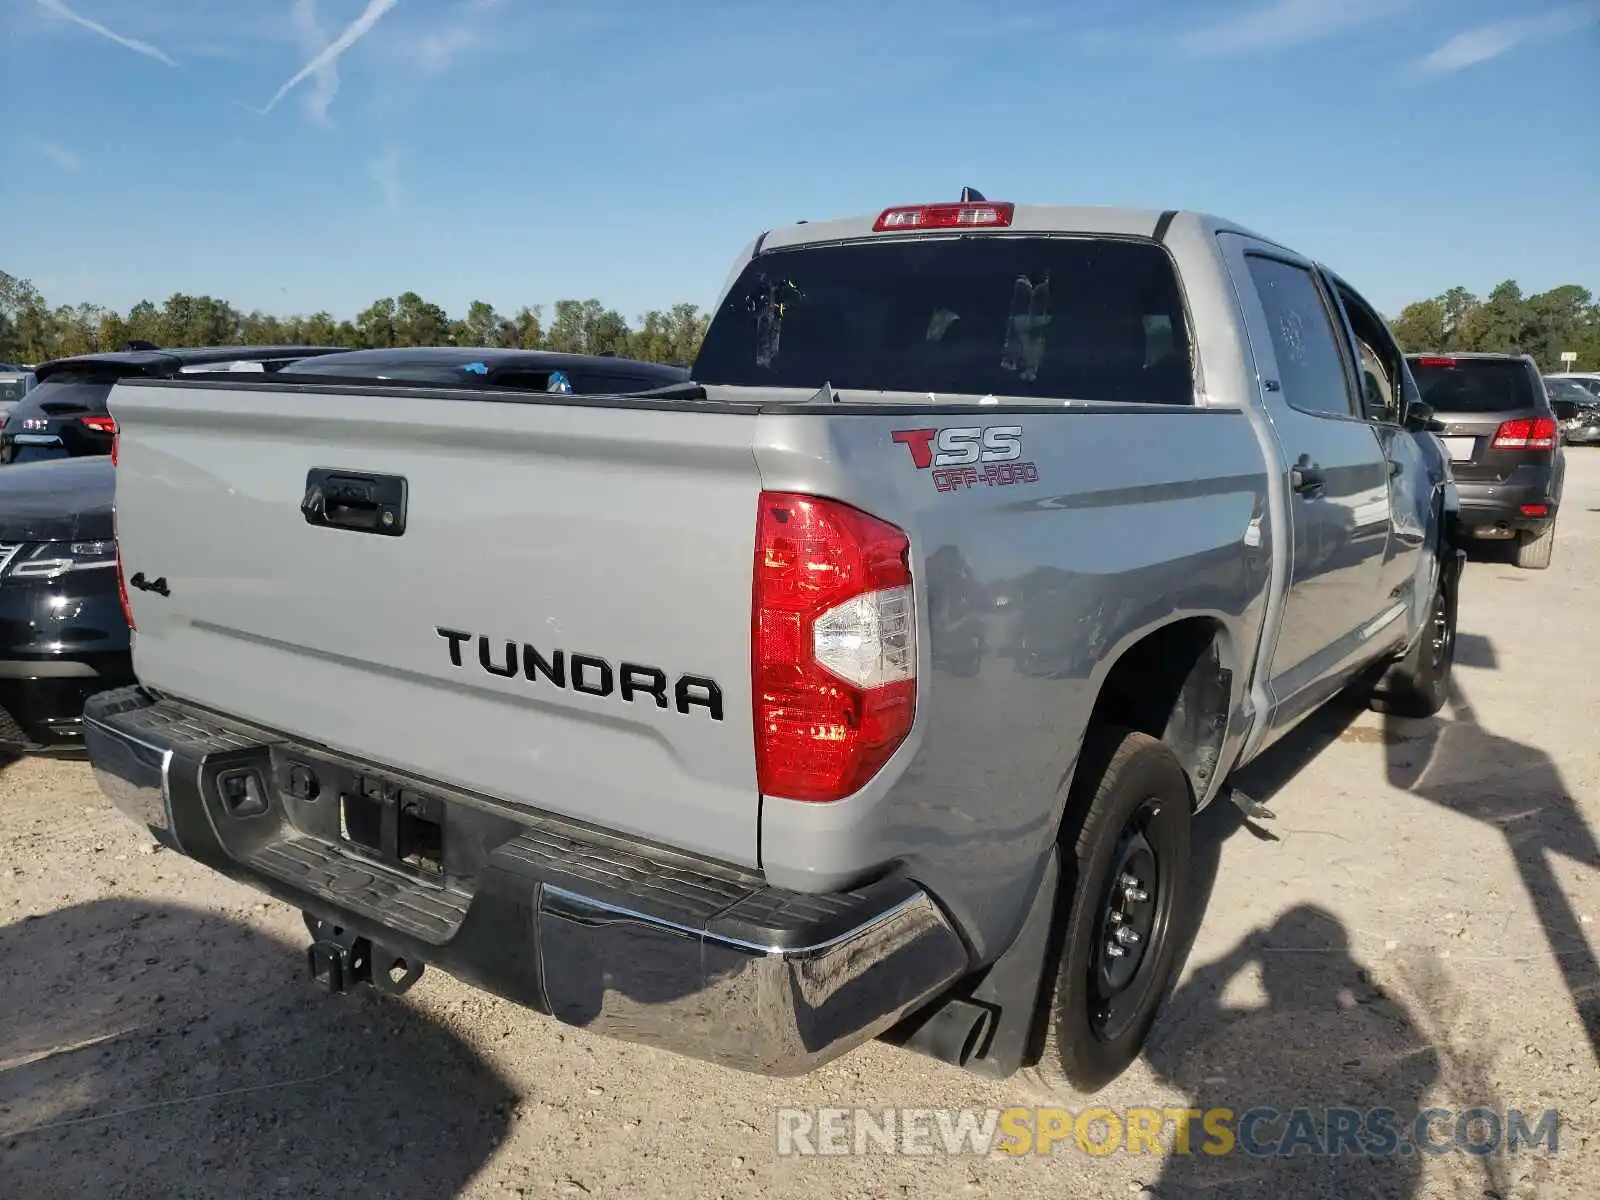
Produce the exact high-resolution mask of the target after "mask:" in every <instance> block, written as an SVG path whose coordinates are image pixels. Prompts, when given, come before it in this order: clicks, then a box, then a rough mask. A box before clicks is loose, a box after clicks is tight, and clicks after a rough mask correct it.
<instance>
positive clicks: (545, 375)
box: [281, 346, 689, 395]
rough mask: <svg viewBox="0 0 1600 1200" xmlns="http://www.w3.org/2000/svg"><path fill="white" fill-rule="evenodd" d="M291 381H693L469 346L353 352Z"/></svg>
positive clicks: (658, 369)
mask: <svg viewBox="0 0 1600 1200" xmlns="http://www.w3.org/2000/svg"><path fill="white" fill-rule="evenodd" d="M281 373H282V374H283V375H285V376H296V377H299V376H305V375H314V376H316V377H317V378H318V379H323V380H329V381H334V382H337V381H338V380H339V379H361V380H367V379H381V380H387V381H390V382H394V383H412V384H420V385H431V386H433V387H451V388H462V387H466V388H480V387H481V388H509V389H512V390H515V391H525V392H526V391H533V392H570V393H573V394H576V395H605V394H608V393H615V392H640V391H649V390H650V389H651V388H658V387H670V386H671V385H673V384H675V383H683V382H685V381H686V380H688V378H689V372H688V370H687V369H686V368H684V367H678V366H669V365H667V364H665V363H652V362H640V361H638V360H636V359H631V358H617V357H614V356H612V355H604V354H558V353H555V352H553V351H548V350H489V349H482V348H472V347H465V346H424V347H406V348H403V349H393V350H350V351H347V352H345V353H343V354H330V355H327V356H326V357H321V358H316V359H303V360H302V361H300V362H298V363H293V364H291V365H289V366H287V367H284V368H283V371H282V372H281Z"/></svg>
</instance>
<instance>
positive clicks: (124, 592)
mask: <svg viewBox="0 0 1600 1200" xmlns="http://www.w3.org/2000/svg"><path fill="white" fill-rule="evenodd" d="M121 441H122V438H121V437H120V436H119V435H118V434H117V432H116V430H115V429H114V428H113V430H112V434H111V465H112V466H113V467H114V466H116V465H117V444H118V443H119V442H121ZM116 522H117V504H116V500H115V499H114V498H113V500H112V502H111V538H112V544H113V545H115V546H116V548H117V600H118V601H119V602H120V603H121V604H122V615H123V616H124V617H126V618H127V621H128V628H129V629H131V630H137V629H138V628H139V626H138V625H137V624H136V623H135V622H134V619H133V605H132V604H131V603H129V601H128V585H127V583H126V582H125V581H124V580H123V578H122V539H121V538H120V537H118V536H117V529H116Z"/></svg>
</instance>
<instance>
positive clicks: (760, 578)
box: [750, 492, 917, 801]
mask: <svg viewBox="0 0 1600 1200" xmlns="http://www.w3.org/2000/svg"><path fill="white" fill-rule="evenodd" d="M910 549H911V543H910V540H909V539H908V538H907V537H906V535H905V533H904V532H902V531H901V530H899V529H897V528H895V527H894V526H893V525H890V524H888V523H886V522H884V521H880V520H879V519H878V518H876V517H872V516H868V515H867V514H866V513H864V512H862V511H860V510H859V509H856V508H852V507H850V506H849V505H847V504H841V503H840V502H838V501H836V500H822V499H818V498H817V497H815V496H799V495H791V494H789V493H785V492H762V493H761V499H760V509H759V512H758V516H757V518H756V554H755V594H754V604H753V609H752V616H751V651H750V658H751V673H752V682H753V684H754V692H755V733H756V778H757V781H758V783H759V785H760V788H761V791H762V793H763V794H764V795H769V796H779V797H784V798H787V799H790V800H811V801H828V800H839V799H842V798H843V797H845V796H848V795H851V794H852V793H854V792H856V791H858V790H859V789H860V788H861V787H862V786H863V785H864V784H865V783H866V782H867V781H868V780H869V779H871V778H872V776H873V775H875V774H877V772H878V770H879V769H880V768H881V767H882V766H883V764H884V763H886V762H888V761H889V757H890V755H892V754H893V753H894V752H895V750H896V749H898V748H899V746H900V744H901V743H902V742H903V741H905V739H906V735H907V734H909V733H910V732H911V724H912V720H913V718H914V717H915V715H916V701H917V633H916V630H917V621H916V606H915V600H914V598H913V595H912V589H911V568H910V565H909V557H910Z"/></svg>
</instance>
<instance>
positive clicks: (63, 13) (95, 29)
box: [35, 0, 178, 67]
mask: <svg viewBox="0 0 1600 1200" xmlns="http://www.w3.org/2000/svg"><path fill="white" fill-rule="evenodd" d="M35 2H36V3H37V4H38V5H39V7H40V8H42V9H44V10H45V11H46V12H49V13H53V14H55V15H56V16H58V17H60V18H61V19H62V20H64V21H71V22H72V23H73V24H74V25H81V26H82V27H83V28H84V29H87V30H88V31H89V32H90V33H98V34H99V35H100V36H101V37H103V38H109V39H110V40H111V41H113V42H115V43H116V44H117V45H119V46H124V47H126V48H127V49H129V50H132V51H133V52H134V53H136V54H143V55H145V56H146V57H148V58H154V59H157V60H159V61H160V62H164V63H166V64H167V66H169V67H175V66H177V65H178V64H177V63H176V62H175V61H174V60H173V59H171V58H169V57H168V56H167V54H166V53H165V52H164V51H163V50H161V49H160V48H159V47H157V46H152V45H151V44H150V43H149V42H141V41H140V40H139V39H138V38H131V37H124V36H123V35H122V34H120V33H116V32H114V31H112V30H110V29H107V28H106V27H105V26H104V25H102V24H100V22H98V21H91V20H90V19H89V18H88V17H82V16H79V15H78V14H77V13H75V12H73V11H72V10H71V9H70V8H68V7H67V5H66V0H35Z"/></svg>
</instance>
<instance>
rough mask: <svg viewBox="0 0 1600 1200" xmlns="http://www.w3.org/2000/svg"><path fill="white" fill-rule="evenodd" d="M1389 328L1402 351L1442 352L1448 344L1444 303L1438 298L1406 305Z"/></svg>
mask: <svg viewBox="0 0 1600 1200" xmlns="http://www.w3.org/2000/svg"><path fill="white" fill-rule="evenodd" d="M1389 328H1390V329H1391V330H1393V332H1394V337H1395V340H1396V341H1397V342H1399V343H1400V346H1401V348H1402V349H1404V350H1408V351H1418V350H1443V349H1446V348H1447V346H1448V344H1449V337H1448V335H1447V334H1446V332H1445V331H1446V322H1445V307H1444V302H1443V301H1442V300H1440V299H1439V298H1438V297H1435V298H1434V299H1432V300H1418V301H1417V302H1416V303H1414V304H1408V305H1406V306H1405V307H1404V308H1403V309H1401V310H1400V315H1399V316H1398V317H1396V318H1395V319H1394V320H1393V321H1391V322H1390V323H1389Z"/></svg>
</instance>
